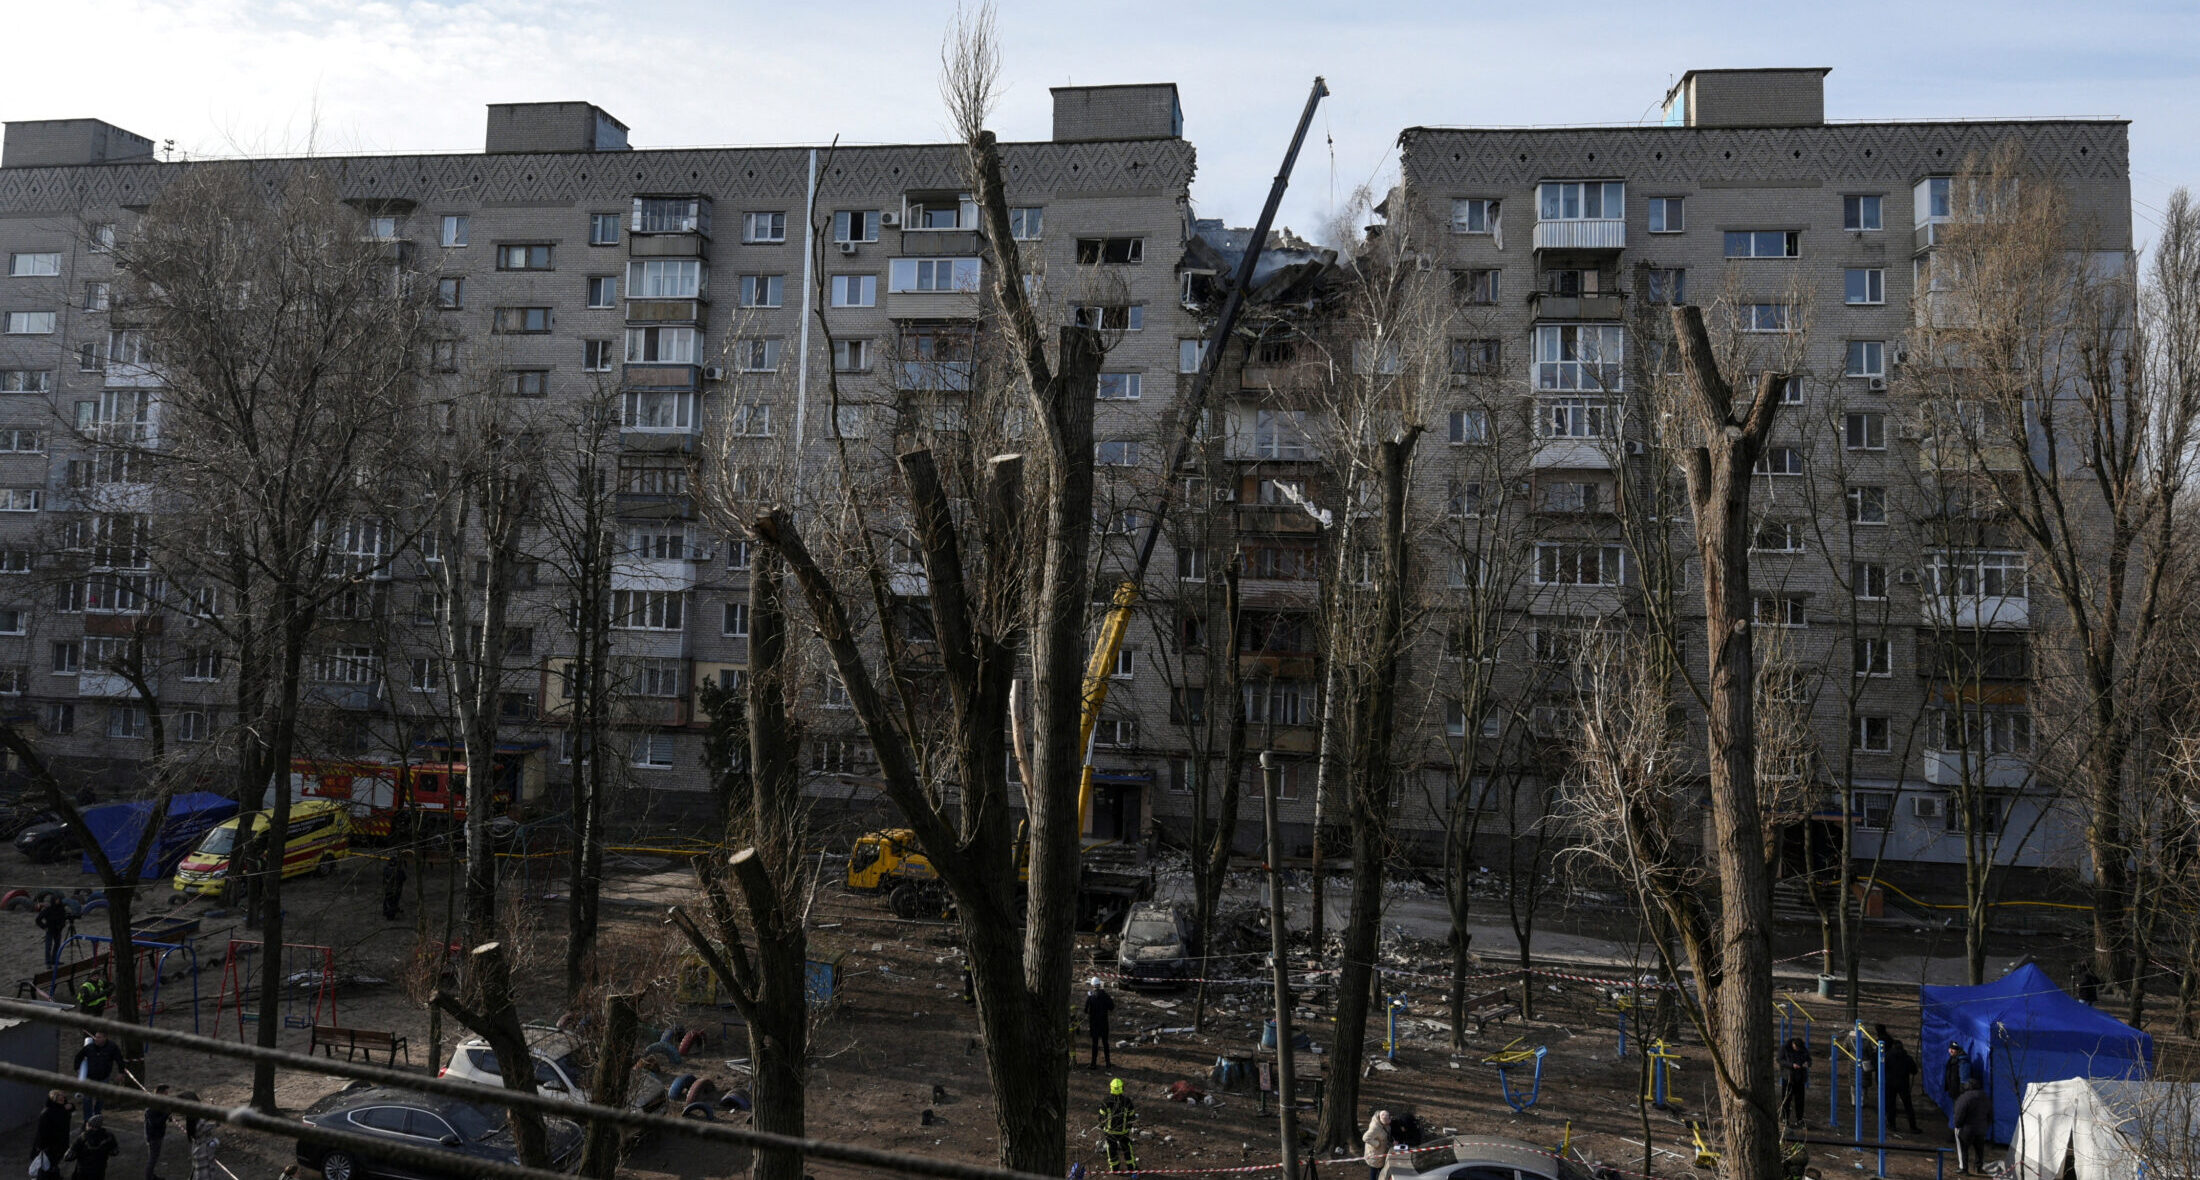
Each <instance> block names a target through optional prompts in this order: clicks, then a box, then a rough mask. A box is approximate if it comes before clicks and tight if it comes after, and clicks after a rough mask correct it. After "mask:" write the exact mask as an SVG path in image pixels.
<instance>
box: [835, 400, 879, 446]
mask: <svg viewBox="0 0 2200 1180" xmlns="http://www.w3.org/2000/svg"><path fill="white" fill-rule="evenodd" d="M869 408H870V407H868V406H851V405H838V406H834V407H833V437H834V438H865V437H868V436H869V421H870V419H869V417H868V415H867V413H866V411H867V410H869Z"/></svg>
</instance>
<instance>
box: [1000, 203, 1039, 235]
mask: <svg viewBox="0 0 2200 1180" xmlns="http://www.w3.org/2000/svg"><path fill="white" fill-rule="evenodd" d="M1046 215H1047V211H1046V210H1045V209H1044V208H1042V207H1041V206H1038V205H1020V206H1017V207H1016V208H1013V209H1010V210H1009V211H1008V236H1009V237H1012V238H1014V239H1016V240H1017V241H1019V242H1036V241H1038V240H1039V235H1040V234H1041V233H1043V232H1044V231H1045V229H1046Z"/></svg>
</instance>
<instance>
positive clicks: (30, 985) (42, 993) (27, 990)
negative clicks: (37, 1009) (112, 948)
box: [15, 951, 114, 1004]
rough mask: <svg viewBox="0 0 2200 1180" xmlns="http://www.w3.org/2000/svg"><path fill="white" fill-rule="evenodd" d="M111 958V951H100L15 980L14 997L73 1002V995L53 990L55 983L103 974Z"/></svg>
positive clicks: (71, 981)
mask: <svg viewBox="0 0 2200 1180" xmlns="http://www.w3.org/2000/svg"><path fill="white" fill-rule="evenodd" d="M113 958H114V955H113V954H112V953H110V952H108V951H101V952H99V953H98V954H96V955H93V956H92V957H91V958H89V959H78V960H77V961H76V962H74V963H63V964H61V965H60V966H58V967H54V968H52V969H50V970H46V971H41V972H39V973H38V974H36V975H33V976H31V977H30V978H29V979H22V980H17V981H16V984H15V998H17V999H19V1000H28V999H37V998H41V997H43V998H46V999H52V1000H58V1001H60V1002H61V1003H64V1004H66V1003H73V1002H74V997H72V996H66V995H59V994H56V993H55V991H54V988H55V985H57V984H73V983H75V982H76V977H77V976H79V975H99V974H104V973H105V972H106V970H107V964H108V963H109V962H110V961H112V960H113Z"/></svg>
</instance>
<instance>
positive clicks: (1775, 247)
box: [1726, 229, 1803, 258]
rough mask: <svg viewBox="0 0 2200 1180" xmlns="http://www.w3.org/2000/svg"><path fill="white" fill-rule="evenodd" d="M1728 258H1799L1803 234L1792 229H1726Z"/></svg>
mask: <svg viewBox="0 0 2200 1180" xmlns="http://www.w3.org/2000/svg"><path fill="white" fill-rule="evenodd" d="M1726 256H1727V257H1728V258H1800V257H1802V256H1803V235H1802V234H1799V233H1797V232H1795V231H1794V230H1780V229H1758V230H1748V229H1744V230H1731V229H1730V230H1728V231H1726Z"/></svg>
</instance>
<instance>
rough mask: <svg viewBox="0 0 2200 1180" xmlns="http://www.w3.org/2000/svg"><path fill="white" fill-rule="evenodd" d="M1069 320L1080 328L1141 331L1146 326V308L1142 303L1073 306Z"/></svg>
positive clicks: (1106, 330) (1105, 330) (1108, 330)
mask: <svg viewBox="0 0 2200 1180" xmlns="http://www.w3.org/2000/svg"><path fill="white" fill-rule="evenodd" d="M1069 322H1070V323H1072V324H1075V325H1077V326H1078V327H1080V328H1097V329H1099V330H1100V331H1103V332H1140V331H1144V330H1145V327H1146V308H1145V305H1144V304H1140V303H1130V304H1122V303H1117V304H1110V305H1107V306H1103V307H1094V306H1090V305H1087V306H1081V307H1073V308H1071V309H1070V316H1069Z"/></svg>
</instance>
